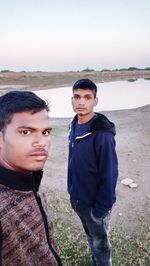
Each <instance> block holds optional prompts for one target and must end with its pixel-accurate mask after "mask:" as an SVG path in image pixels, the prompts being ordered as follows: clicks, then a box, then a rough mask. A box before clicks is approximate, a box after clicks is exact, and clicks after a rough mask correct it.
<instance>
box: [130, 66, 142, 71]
mask: <svg viewBox="0 0 150 266" xmlns="http://www.w3.org/2000/svg"><path fill="white" fill-rule="evenodd" d="M128 70H129V71H134V70H141V69H139V68H137V67H129V68H128Z"/></svg>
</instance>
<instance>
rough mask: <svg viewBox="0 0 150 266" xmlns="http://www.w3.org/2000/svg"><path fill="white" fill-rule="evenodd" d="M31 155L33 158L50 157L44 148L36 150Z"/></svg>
mask: <svg viewBox="0 0 150 266" xmlns="http://www.w3.org/2000/svg"><path fill="white" fill-rule="evenodd" d="M29 155H30V156H33V155H43V156H48V151H47V150H45V149H43V148H35V149H33V150H32V151H31V152H30V153H29Z"/></svg>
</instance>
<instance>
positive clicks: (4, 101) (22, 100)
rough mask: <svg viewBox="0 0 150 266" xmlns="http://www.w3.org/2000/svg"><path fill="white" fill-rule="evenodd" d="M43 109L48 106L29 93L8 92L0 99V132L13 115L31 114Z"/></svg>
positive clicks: (46, 108) (47, 108) (47, 109)
mask: <svg viewBox="0 0 150 266" xmlns="http://www.w3.org/2000/svg"><path fill="white" fill-rule="evenodd" d="M43 109H45V110H46V111H47V112H48V111H49V107H48V104H47V103H46V102H45V101H44V100H42V99H41V98H40V97H39V96H37V95H36V94H35V93H33V92H31V91H10V92H7V93H6V94H4V95H2V96H1V97H0V131H3V130H4V129H5V127H6V125H7V124H9V123H10V122H11V120H12V116H13V114H14V113H21V112H24V111H31V112H32V113H33V114H34V113H37V112H39V111H41V110H43Z"/></svg>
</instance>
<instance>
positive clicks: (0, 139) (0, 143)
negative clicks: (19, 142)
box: [0, 131, 3, 148]
mask: <svg viewBox="0 0 150 266" xmlns="http://www.w3.org/2000/svg"><path fill="white" fill-rule="evenodd" d="M2 140H3V133H2V131H0V148H1V146H2Z"/></svg>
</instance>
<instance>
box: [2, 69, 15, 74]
mask: <svg viewBox="0 0 150 266" xmlns="http://www.w3.org/2000/svg"><path fill="white" fill-rule="evenodd" d="M1 72H2V73H5V72H12V71H11V70H8V69H4V70H1Z"/></svg>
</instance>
